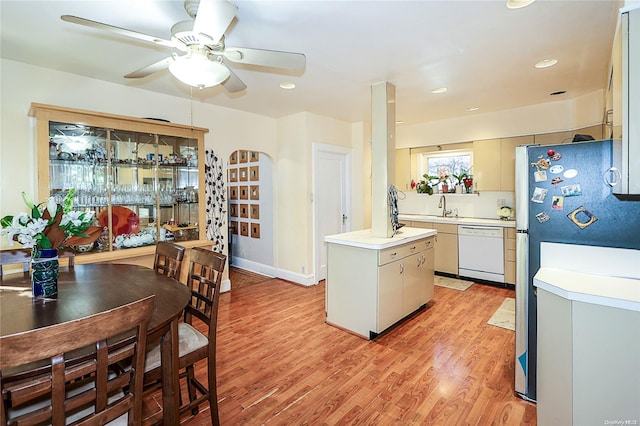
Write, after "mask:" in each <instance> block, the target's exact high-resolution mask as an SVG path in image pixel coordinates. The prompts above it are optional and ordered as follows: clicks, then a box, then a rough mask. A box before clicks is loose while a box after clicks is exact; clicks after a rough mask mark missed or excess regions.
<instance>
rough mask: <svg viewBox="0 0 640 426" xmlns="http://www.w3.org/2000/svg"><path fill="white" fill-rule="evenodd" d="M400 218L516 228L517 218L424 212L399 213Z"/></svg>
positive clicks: (401, 219)
mask: <svg viewBox="0 0 640 426" xmlns="http://www.w3.org/2000/svg"><path fill="white" fill-rule="evenodd" d="M398 219H399V220H400V221H403V220H413V221H416V222H434V223H451V224H454V225H487V226H501V227H503V228H515V227H516V221H515V220H500V219H484V218H478V217H442V216H433V215H422V214H403V213H401V214H399V215H398Z"/></svg>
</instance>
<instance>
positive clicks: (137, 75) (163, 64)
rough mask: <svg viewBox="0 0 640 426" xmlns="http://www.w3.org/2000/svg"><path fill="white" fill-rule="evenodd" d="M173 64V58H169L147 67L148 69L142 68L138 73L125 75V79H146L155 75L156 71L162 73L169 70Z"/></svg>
mask: <svg viewBox="0 0 640 426" xmlns="http://www.w3.org/2000/svg"><path fill="white" fill-rule="evenodd" d="M171 62H173V58H172V57H171V56H169V57H168V58H164V59H163V60H161V61H158V62H156V63H155V64H151V65H147V66H146V67H144V68H140V69H139V70H137V71H134V72H130V73H129V74H127V75H125V76H124V78H142V77H146V76H148V75H150V74H153V73H154V72H156V71H162V70H164V69H167V68H168V67H169V65H170V64H171Z"/></svg>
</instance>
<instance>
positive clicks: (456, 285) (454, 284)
mask: <svg viewBox="0 0 640 426" xmlns="http://www.w3.org/2000/svg"><path fill="white" fill-rule="evenodd" d="M434 284H435V285H437V286H440V287H446V288H451V289H453V290H460V291H465V290H466V289H468V288H469V287H471V286H472V285H473V281H465V280H459V279H457V278H449V277H442V276H440V275H436V276H435V280H434Z"/></svg>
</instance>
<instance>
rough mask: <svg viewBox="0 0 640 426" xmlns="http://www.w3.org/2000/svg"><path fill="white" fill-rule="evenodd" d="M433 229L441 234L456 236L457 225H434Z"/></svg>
mask: <svg viewBox="0 0 640 426" xmlns="http://www.w3.org/2000/svg"><path fill="white" fill-rule="evenodd" d="M433 228H434V229H435V230H436V231H438V232H439V233H443V234H456V235H457V234H458V225H453V224H451V223H434V224H433Z"/></svg>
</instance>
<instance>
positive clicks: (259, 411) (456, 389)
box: [145, 269, 536, 425]
mask: <svg viewBox="0 0 640 426" xmlns="http://www.w3.org/2000/svg"><path fill="white" fill-rule="evenodd" d="M236 272H238V271H237V270H233V269H232V271H231V274H232V275H231V277H232V280H233V274H234V273H236ZM258 277H259V276H258ZM244 278H246V277H244ZM246 279H249V280H250V278H246ZM232 282H233V281H232ZM255 282H256V283H255V284H251V282H249V283H247V282H245V283H244V286H242V287H240V288H236V289H233V290H232V291H231V292H227V293H224V294H222V295H221V301H220V314H219V321H218V357H217V360H218V397H219V407H220V420H221V423H222V424H223V425H263V424H272V425H339V424H362V425H389V424H399V425H413V424H427V425H436V424H442V425H494V424H495V425H499V424H500V425H502V424H504V425H519V424H527V425H535V424H536V410H535V405H534V404H531V403H528V402H525V401H523V400H521V399H519V398H518V397H516V396H515V395H514V393H513V359H514V333H513V331H509V330H505V329H502V328H499V327H494V326H490V325H488V324H487V321H488V320H489V318H490V317H491V315H492V314H493V313H494V312H495V310H496V309H497V308H498V307H499V306H500V304H501V303H502V301H503V300H504V298H505V297H514V292H513V291H512V290H508V289H500V288H495V287H490V286H486V285H480V284H475V285H473V286H472V287H471V288H469V289H468V290H467V291H464V292H461V291H457V290H451V289H446V288H441V287H436V289H435V298H434V300H433V301H432V302H430V303H429V305H428V308H427V309H425V310H422V311H419V312H417V313H416V314H414V315H413V316H412V317H411V318H409V319H408V320H406V321H404V322H402V323H400V324H399V325H397V326H396V327H395V328H393V329H392V330H391V331H390V332H388V333H385V334H383V335H381V336H379V337H378V338H377V339H376V340H375V341H366V340H364V339H361V338H359V337H356V336H353V335H351V334H348V333H346V332H344V331H341V330H338V329H336V328H334V327H331V326H328V325H326V324H325V323H324V319H325V304H324V303H325V297H324V295H325V293H324V292H325V286H324V284H323V283H321V284H319V285H317V286H314V287H310V288H307V287H302V286H299V285H295V284H292V283H288V282H285V281H282V280H278V279H268V280H265V279H264V277H263V278H257V279H256V281H255ZM205 371H206V370H205V368H204V367H200V368H199V370H198V372H197V374H200V375H204V374H205ZM205 380H206V379H205ZM157 399H159V395H158V394H156V395H153V396H152V397H148V398H147V399H146V401H145V411H146V415H147V416H152V415H153V414H154V410H158V409H159V408H158V405H157V403H156V400H157ZM155 414H156V415H158V413H157V412H155ZM152 418H153V417H152ZM183 423H184V424H188V425H207V424H210V420H209V412H208V408H207V409H206V410H203V411H202V412H201V413H200V414H199V415H198V416H196V417H194V418H190V419H183Z"/></svg>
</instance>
